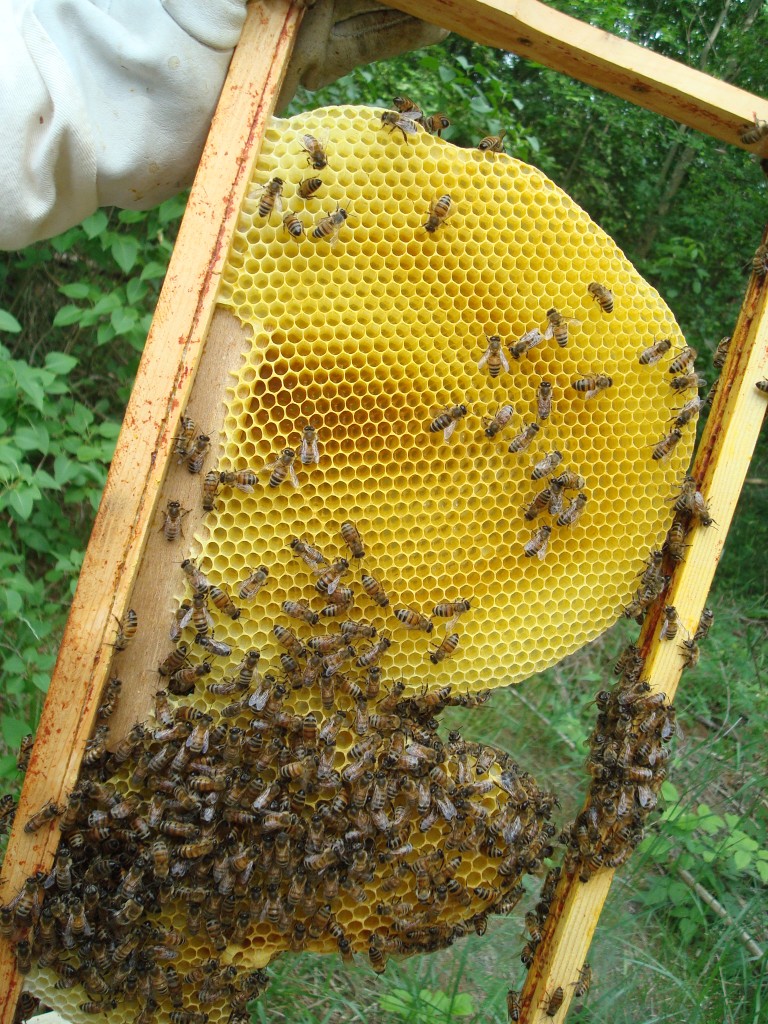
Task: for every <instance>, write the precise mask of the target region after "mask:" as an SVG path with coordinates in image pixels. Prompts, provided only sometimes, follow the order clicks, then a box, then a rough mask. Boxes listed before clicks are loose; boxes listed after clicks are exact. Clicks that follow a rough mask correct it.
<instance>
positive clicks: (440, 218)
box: [424, 195, 455, 234]
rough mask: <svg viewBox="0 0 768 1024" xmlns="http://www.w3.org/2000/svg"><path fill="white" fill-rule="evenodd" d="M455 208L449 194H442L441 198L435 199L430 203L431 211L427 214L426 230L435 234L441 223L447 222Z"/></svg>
mask: <svg viewBox="0 0 768 1024" xmlns="http://www.w3.org/2000/svg"><path fill="white" fill-rule="evenodd" d="M454 209H455V207H454V206H453V205H452V202H451V197H450V196H449V195H445V196H440V198H439V199H433V200H432V202H431V203H430V204H429V213H428V214H427V220H426V223H425V224H424V230H425V231H428V232H429V233H430V234H434V233H435V231H437V229H438V228H439V227H440V225H441V224H445V222H446V221H447V220H448V218H449V217H450V216H451V214H452V213H453V211H454Z"/></svg>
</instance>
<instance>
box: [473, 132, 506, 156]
mask: <svg viewBox="0 0 768 1024" xmlns="http://www.w3.org/2000/svg"><path fill="white" fill-rule="evenodd" d="M506 134H507V131H506V129H505V128H502V130H501V131H500V132H499V134H498V135H486V136H485V138H484V139H480V141H479V142H478V144H477V146H476V147H475V148H476V149H479V150H480V151H481V152H482V153H503V152H504V136H505V135H506Z"/></svg>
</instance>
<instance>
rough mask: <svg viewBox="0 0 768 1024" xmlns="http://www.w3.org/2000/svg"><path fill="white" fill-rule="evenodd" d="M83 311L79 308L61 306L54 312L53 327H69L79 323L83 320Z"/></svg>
mask: <svg viewBox="0 0 768 1024" xmlns="http://www.w3.org/2000/svg"><path fill="white" fill-rule="evenodd" d="M83 313H84V310H82V309H81V308H80V306H72V305H68V306H62V307H61V309H58V310H57V311H56V316H55V317H54V318H53V326H54V327H71V326H72V324H77V323H79V322H80V321H81V320H82V318H83Z"/></svg>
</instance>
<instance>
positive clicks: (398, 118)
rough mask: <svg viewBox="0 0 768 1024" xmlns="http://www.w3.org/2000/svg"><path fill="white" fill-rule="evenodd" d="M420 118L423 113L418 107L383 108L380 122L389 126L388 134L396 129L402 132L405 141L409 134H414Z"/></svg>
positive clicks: (420, 120)
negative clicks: (402, 108)
mask: <svg viewBox="0 0 768 1024" xmlns="http://www.w3.org/2000/svg"><path fill="white" fill-rule="evenodd" d="M422 119H423V114H422V112H421V111H420V110H419V109H418V107H415V108H414V109H412V110H400V111H397V110H385V111H384V113H383V114H382V115H381V123H382V125H386V126H387V127H388V128H389V134H390V135H391V134H392V132H394V131H395V130H396V129H397V131H399V132H402V134H403V139H404V140H405V141H406V142H407V141H408V136H409V135H415V134H416V125H417V124H420V123H421V122H422Z"/></svg>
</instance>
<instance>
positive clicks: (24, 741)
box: [0, 679, 122, 821]
mask: <svg viewBox="0 0 768 1024" xmlns="http://www.w3.org/2000/svg"><path fill="white" fill-rule="evenodd" d="M113 683H117V684H118V686H117V690H118V692H119V689H120V686H121V685H122V684H121V683H120V680H119V679H110V681H109V683H108V684H107V693H109V692H110V687H112V684H113ZM112 692H113V693H114V696H113V698H112V701H113V704H112V707H111V709H110V710H109V711H108V712H107V714H106V715H103V714H101V708H102V707H104V706H105V705H104V704H102V705H101V707H100V708H99V710H98V711H97V712H96V714H97V715H98V716H99V717H100V718H109V716H110V715H111V714H112V711H114V705H115V704H116V703H117V693H115V691H114V688H113V689H112ZM34 743H35V737H34V736H33V735H32V733H31V732H30V733H28V734H27V735H26V736H22V738H21V743H20V744H19V752H18V754H17V755H16V768H17V769H18V770H19V771H20V772H25V771H26V770H27V768H29V759H30V757H31V756H32V747H33V746H34ZM3 801H5V802H6V805H7V802H8V801H7V800H6V798H5V797H3V798H2V800H0V821H2V819H3V817H4V814H3ZM10 802H11V803H13V800H12V799H11V801H10Z"/></svg>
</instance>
